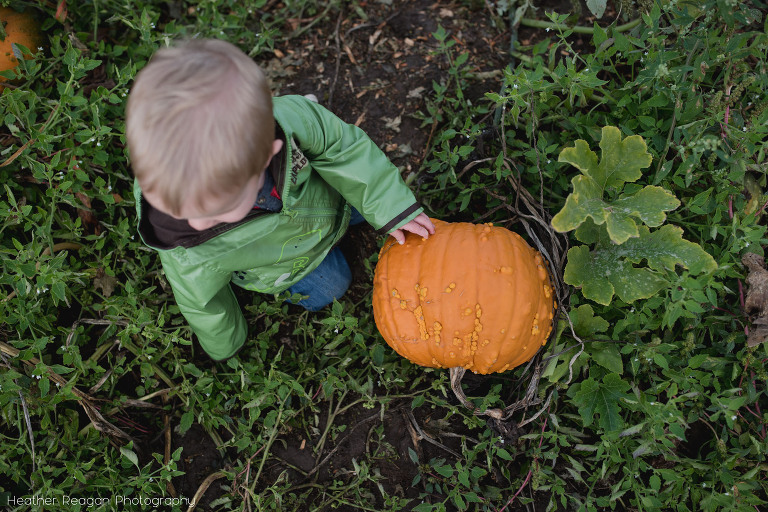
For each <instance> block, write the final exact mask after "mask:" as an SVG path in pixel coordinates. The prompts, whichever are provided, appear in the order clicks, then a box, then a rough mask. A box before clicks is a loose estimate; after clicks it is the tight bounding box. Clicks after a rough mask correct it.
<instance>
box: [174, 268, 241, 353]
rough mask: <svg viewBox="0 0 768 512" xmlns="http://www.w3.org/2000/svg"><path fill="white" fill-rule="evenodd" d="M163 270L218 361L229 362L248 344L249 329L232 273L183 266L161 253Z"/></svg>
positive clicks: (192, 324)
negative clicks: (231, 283) (236, 293)
mask: <svg viewBox="0 0 768 512" xmlns="http://www.w3.org/2000/svg"><path fill="white" fill-rule="evenodd" d="M160 261H161V262H162V263H163V270H164V271H165V275H166V277H167V278H168V281H169V282H170V284H171V288H172V289H173V295H174V297H175V298H176V303H177V304H178V306H179V310H180V311H181V313H182V314H183V315H184V318H186V319H187V322H188V323H189V325H190V327H192V330H193V331H194V332H195V334H196V335H197V339H198V341H199V342H200V345H201V346H202V347H203V350H205V352H206V353H207V354H208V355H209V356H210V357H211V358H212V359H214V360H216V361H221V360H223V359H228V358H229V357H232V356H233V355H235V354H236V353H237V351H238V350H240V348H241V347H242V346H243V344H244V343H245V339H246V337H247V334H248V327H247V325H246V322H245V317H244V316H243V313H242V311H241V310H240V305H239V304H238V303H237V299H236V298H235V294H234V292H233V291H232V287H231V286H230V285H229V281H230V274H229V273H225V272H219V271H216V270H214V269H210V268H208V267H207V266H205V265H180V264H179V262H178V261H177V260H176V259H175V258H174V257H173V256H171V255H169V254H167V253H160Z"/></svg>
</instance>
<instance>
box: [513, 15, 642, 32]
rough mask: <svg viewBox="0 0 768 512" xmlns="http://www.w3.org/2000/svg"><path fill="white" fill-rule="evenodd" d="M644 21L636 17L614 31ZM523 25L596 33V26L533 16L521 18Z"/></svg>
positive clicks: (629, 27)
mask: <svg viewBox="0 0 768 512" xmlns="http://www.w3.org/2000/svg"><path fill="white" fill-rule="evenodd" d="M642 21H643V19H642V18H637V19H634V20H632V21H630V22H628V23H625V24H623V25H619V26H618V27H616V28H614V29H613V31H614V32H627V31H628V30H632V29H633V28H635V27H636V26H638V25H639V24H640V23H641V22H642ZM520 24H521V25H525V26H526V27H532V28H544V29H547V28H548V29H550V30H559V31H566V30H571V31H572V32H574V33H576V34H594V33H595V28H594V27H581V26H578V25H577V26H573V27H570V26H568V25H561V24H559V23H553V22H551V21H543V20H534V19H532V18H523V19H521V20H520Z"/></svg>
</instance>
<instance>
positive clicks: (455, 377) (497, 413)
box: [450, 366, 504, 420]
mask: <svg viewBox="0 0 768 512" xmlns="http://www.w3.org/2000/svg"><path fill="white" fill-rule="evenodd" d="M466 371H467V370H466V369H464V368H463V367H461V366H454V367H453V368H451V369H450V375H451V389H452V390H453V394H454V395H456V398H458V399H459V402H461V404H462V405H463V406H464V407H466V408H467V409H469V410H470V411H472V414H474V415H475V416H490V417H491V418H493V419H495V420H501V419H502V418H503V417H504V413H503V412H502V411H501V409H486V410H485V411H478V410H477V407H475V405H474V404H473V403H472V402H470V401H469V400H468V399H467V396H466V395H465V394H464V390H462V389H461V379H462V378H463V377H464V372H466Z"/></svg>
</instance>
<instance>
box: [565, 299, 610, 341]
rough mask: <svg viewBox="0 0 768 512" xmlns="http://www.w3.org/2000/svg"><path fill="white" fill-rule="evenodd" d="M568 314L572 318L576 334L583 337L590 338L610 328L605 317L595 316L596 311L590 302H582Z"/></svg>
mask: <svg viewBox="0 0 768 512" xmlns="http://www.w3.org/2000/svg"><path fill="white" fill-rule="evenodd" d="M568 316H569V317H570V318H571V322H572V323H573V330H574V331H575V332H576V335H577V336H579V337H582V338H589V337H591V336H594V335H595V334H597V333H599V332H605V331H606V330H607V329H608V322H606V321H605V320H604V319H603V317H600V316H595V311H594V310H593V309H592V306H590V305H589V304H582V305H581V306H579V307H577V308H576V309H573V310H571V312H570V313H568Z"/></svg>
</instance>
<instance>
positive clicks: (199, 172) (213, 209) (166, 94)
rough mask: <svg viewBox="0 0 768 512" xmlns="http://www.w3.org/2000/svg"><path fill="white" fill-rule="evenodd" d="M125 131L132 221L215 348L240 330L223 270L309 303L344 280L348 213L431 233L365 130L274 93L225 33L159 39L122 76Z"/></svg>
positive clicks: (232, 343) (228, 351) (229, 350)
mask: <svg viewBox="0 0 768 512" xmlns="http://www.w3.org/2000/svg"><path fill="white" fill-rule="evenodd" d="M126 135H127V141H128V150H129V154H130V159H131V165H132V169H133V172H134V175H135V177H136V180H135V182H134V195H135V198H136V208H137V212H138V219H139V221H138V223H139V233H140V234H141V237H142V239H143V241H144V243H146V244H147V245H148V246H150V247H152V248H153V249H155V250H157V252H158V254H159V257H160V261H161V263H162V265H163V270H164V271H165V275H166V277H167V279H168V281H169V282H170V284H171V287H172V289H173V293H174V297H175V299H176V302H177V303H178V305H179V309H180V310H181V312H182V314H183V315H184V317H185V318H186V320H187V321H188V322H189V325H190V326H191V327H192V330H193V331H194V332H195V334H196V335H197V338H198V340H199V342H200V345H201V346H202V348H203V349H204V350H205V351H206V352H207V353H208V355H210V357H211V358H213V359H215V360H224V359H227V358H229V357H231V356H233V355H234V354H235V353H237V351H238V350H239V349H240V348H241V347H242V346H243V344H244V342H245V339H246V336H247V325H246V322H245V318H244V317H243V314H242V312H241V311H240V308H239V305H238V303H237V301H236V299H235V295H234V293H233V291H232V289H231V287H230V282H231V283H234V284H236V285H238V286H241V287H243V288H246V289H248V290H253V291H257V292H262V293H273V294H275V293H280V292H282V291H284V290H289V291H290V292H291V293H298V294H301V295H303V296H307V298H305V299H303V300H301V301H300V302H299V303H298V304H300V305H302V306H304V307H305V308H306V309H308V310H310V311H315V310H318V309H320V308H322V307H324V306H325V305H327V304H329V303H331V302H333V300H334V299H337V298H339V297H341V296H342V295H343V294H344V292H345V291H346V289H347V287H348V286H349V283H350V281H351V273H350V270H349V266H348V265H347V262H346V261H345V260H344V256H343V255H342V254H341V251H340V250H339V249H338V247H336V244H337V242H338V241H339V240H340V239H341V237H342V235H343V234H344V233H345V231H346V229H347V227H348V226H349V225H350V223H353V224H354V223H356V222H362V221H363V220H365V221H366V222H368V223H369V224H371V225H372V226H373V227H374V228H376V229H377V230H378V231H379V232H380V233H382V234H385V233H388V234H390V235H392V236H393V237H394V238H395V239H397V241H398V242H400V243H403V240H404V237H405V231H409V232H412V233H415V234H417V235H419V236H421V237H424V238H426V237H428V236H429V235H430V234H432V233H434V226H433V224H432V222H430V220H429V218H428V217H427V216H426V215H425V214H424V213H423V211H422V208H421V207H420V205H419V204H418V203H417V202H416V199H415V198H414V195H413V193H412V192H411V191H410V190H409V189H408V187H407V186H406V185H405V183H404V182H403V180H402V178H401V176H400V173H399V171H398V169H397V167H395V166H394V165H393V164H392V163H391V162H389V160H388V159H387V158H386V156H385V155H384V153H383V152H382V151H381V150H379V148H378V147H377V146H376V144H374V143H373V141H372V140H371V139H370V138H369V137H368V136H367V135H366V134H365V133H364V132H363V131H362V130H360V129H359V128H357V127H355V126H353V125H350V124H347V123H344V122H343V121H341V120H340V119H339V118H338V117H336V116H335V115H334V114H332V113H331V112H330V111H328V110H327V109H325V108H323V107H322V106H320V105H318V104H317V103H315V102H313V101H311V100H309V99H307V98H305V97H303V96H282V97H275V98H272V95H271V92H270V89H269V85H268V83H267V80H266V78H265V77H264V74H263V73H262V71H261V69H260V68H259V66H258V65H257V64H256V63H255V62H253V61H252V60H251V59H250V58H249V57H248V56H247V55H245V54H244V53H243V52H242V51H240V50H239V49H238V48H237V47H235V46H234V45H232V44H230V43H227V42H225V41H220V40H211V39H207V40H192V41H188V42H185V43H183V44H179V45H176V46H173V47H170V48H164V49H161V50H159V51H158V52H157V53H156V54H155V55H154V56H153V57H152V59H151V60H150V62H149V64H147V66H146V67H145V68H144V69H142V70H141V72H139V74H138V75H137V77H136V80H135V83H134V85H133V87H132V89H131V92H130V95H129V98H128V104H127V110H126Z"/></svg>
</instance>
